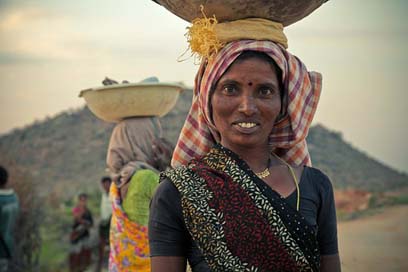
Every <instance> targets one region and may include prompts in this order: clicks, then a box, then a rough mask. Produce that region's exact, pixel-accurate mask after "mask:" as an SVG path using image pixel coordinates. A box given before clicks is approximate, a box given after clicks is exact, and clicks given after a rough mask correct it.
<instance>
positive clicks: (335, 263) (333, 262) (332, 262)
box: [320, 254, 341, 272]
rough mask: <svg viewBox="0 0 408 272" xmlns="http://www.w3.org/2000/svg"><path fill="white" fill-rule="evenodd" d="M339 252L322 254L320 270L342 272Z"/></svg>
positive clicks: (322, 271) (323, 271) (321, 271)
mask: <svg viewBox="0 0 408 272" xmlns="http://www.w3.org/2000/svg"><path fill="white" fill-rule="evenodd" d="M340 271H341V265H340V257H339V254H333V255H322V256H320V272H340Z"/></svg>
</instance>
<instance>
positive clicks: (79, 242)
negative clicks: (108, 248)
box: [69, 193, 93, 272]
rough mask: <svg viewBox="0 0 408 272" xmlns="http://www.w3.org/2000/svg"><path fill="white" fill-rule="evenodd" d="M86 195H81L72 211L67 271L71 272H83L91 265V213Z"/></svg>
mask: <svg viewBox="0 0 408 272" xmlns="http://www.w3.org/2000/svg"><path fill="white" fill-rule="evenodd" d="M87 201H88V195H87V194H85V193H81V194H79V196H78V203H77V205H76V206H75V207H74V208H73V209H72V215H73V217H74V223H73V225H72V232H71V235H70V242H71V248H70V256H69V269H70V271H71V272H79V271H85V269H86V268H87V267H88V266H89V265H90V264H91V247H90V241H89V240H90V239H89V236H90V233H89V229H90V228H91V227H92V225H93V218H92V213H91V211H90V210H89V209H88V206H87Z"/></svg>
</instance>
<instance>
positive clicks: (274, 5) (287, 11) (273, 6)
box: [153, 0, 328, 26]
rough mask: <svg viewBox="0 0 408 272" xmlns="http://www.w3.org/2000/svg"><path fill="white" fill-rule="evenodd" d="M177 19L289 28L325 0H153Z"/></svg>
mask: <svg viewBox="0 0 408 272" xmlns="http://www.w3.org/2000/svg"><path fill="white" fill-rule="evenodd" d="M153 1H154V2H156V3H158V4H160V5H162V6H163V7H165V8H166V9H168V10H169V11H170V12H172V13H174V14H175V15H177V16H178V17H180V18H182V19H184V20H186V21H189V22H191V21H192V20H194V19H195V18H201V17H202V16H203V15H202V13H201V10H200V5H203V6H204V11H205V14H206V15H207V16H209V17H212V16H213V15H215V17H216V18H217V20H218V22H225V21H234V20H239V19H245V18H264V19H268V20H271V21H274V22H278V23H281V24H282V25H283V26H288V25H291V24H293V23H295V22H297V21H299V20H301V19H302V18H304V17H306V16H307V15H309V14H310V13H312V12H313V11H314V10H315V9H317V8H318V7H320V6H321V5H322V4H323V3H325V2H327V1H328V0H269V1H266V0H223V1H219V0H207V1H202V0H153Z"/></svg>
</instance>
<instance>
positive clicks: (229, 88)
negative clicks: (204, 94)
mask: <svg viewBox="0 0 408 272" xmlns="http://www.w3.org/2000/svg"><path fill="white" fill-rule="evenodd" d="M236 91H237V88H236V87H235V86H234V85H227V86H224V87H223V89H222V92H223V93H225V94H234V93H236Z"/></svg>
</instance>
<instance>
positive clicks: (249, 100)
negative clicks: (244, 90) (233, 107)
mask: <svg viewBox="0 0 408 272" xmlns="http://www.w3.org/2000/svg"><path fill="white" fill-rule="evenodd" d="M257 110H258V107H257V105H256V101H255V98H254V97H252V96H250V95H243V96H241V101H240V104H239V108H238V111H239V112H241V113H243V114H245V115H247V116H251V115H253V114H255V113H256V112H257Z"/></svg>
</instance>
